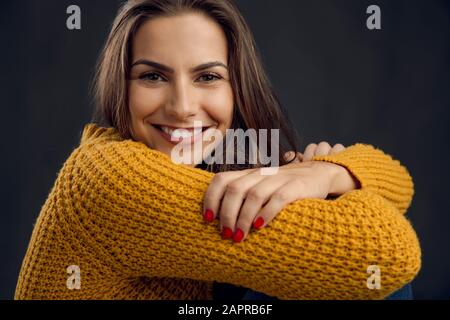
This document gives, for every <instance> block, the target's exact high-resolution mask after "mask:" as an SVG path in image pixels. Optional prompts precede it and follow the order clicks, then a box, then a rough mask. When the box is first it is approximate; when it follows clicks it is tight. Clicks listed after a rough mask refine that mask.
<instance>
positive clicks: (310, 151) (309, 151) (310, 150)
mask: <svg viewBox="0 0 450 320" xmlns="http://www.w3.org/2000/svg"><path fill="white" fill-rule="evenodd" d="M316 148H317V144H315V143H310V144H309V145H308V146H307V147H306V149H305V152H303V162H305V161H310V160H311V159H312V158H313V157H314V153H315V150H316Z"/></svg>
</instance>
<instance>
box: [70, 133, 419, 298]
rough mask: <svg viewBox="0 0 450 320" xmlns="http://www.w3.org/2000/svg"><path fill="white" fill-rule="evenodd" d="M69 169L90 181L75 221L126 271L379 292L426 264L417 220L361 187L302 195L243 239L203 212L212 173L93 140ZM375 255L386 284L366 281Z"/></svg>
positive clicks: (308, 294) (284, 288) (278, 288)
mask: <svg viewBox="0 0 450 320" xmlns="http://www.w3.org/2000/svg"><path fill="white" fill-rule="evenodd" d="M66 169H67V170H69V172H64V173H63V174H66V175H67V176H68V177H70V178H71V179H73V181H72V182H70V183H69V184H68V185H67V186H73V185H80V183H81V185H84V186H85V189H84V190H83V191H81V190H78V191H77V189H74V188H72V187H70V190H68V194H71V196H72V197H73V202H74V204H75V206H76V211H77V213H78V214H77V216H76V217H74V218H75V219H77V220H76V223H74V225H81V226H82V230H89V232H80V237H83V236H84V237H87V238H86V239H90V238H91V237H92V235H95V237H96V239H97V241H98V246H99V247H100V248H103V249H104V254H105V255H109V256H110V257H111V258H110V259H108V263H113V264H114V265H113V268H114V269H122V270H123V273H124V274H126V275H127V276H136V277H138V276H148V277H179V278H191V279H196V280H205V281H219V282H228V283H232V284H235V285H242V286H245V287H248V288H252V289H254V290H257V291H260V292H265V293H267V294H270V295H273V296H277V297H279V298H284V299H308V298H312V299H314V298H330V299H334V298H335V299H339V298H377V297H378V298H379V297H383V296H385V295H387V294H389V293H390V292H392V291H394V290H395V289H398V288H399V287H401V286H402V285H403V284H405V283H406V282H408V281H410V280H411V279H412V278H413V277H414V276H415V274H416V273H417V272H418V269H419V268H420V247H419V244H418V241H417V238H416V235H415V233H414V230H413V229H412V228H411V226H410V224H409V223H408V221H407V220H406V219H404V217H402V216H401V215H399V214H398V212H397V211H396V210H395V208H393V207H392V206H387V205H386V203H385V202H384V201H383V199H382V198H380V197H378V196H376V195H373V194H370V193H366V192H363V191H360V190H355V191H353V192H349V193H347V194H345V195H343V196H342V197H340V198H339V199H337V200H336V201H328V200H319V199H305V200H301V201H296V202H295V203H293V204H291V205H289V206H288V207H286V208H285V209H284V210H283V211H282V212H280V213H279V214H278V215H277V218H276V219H275V220H274V221H272V223H271V224H270V225H269V226H267V227H266V228H264V229H263V230H260V231H258V232H255V233H251V234H250V235H249V237H248V239H247V240H246V241H245V243H242V244H240V245H234V244H232V243H230V242H228V241H223V240H222V239H221V237H220V235H219V233H218V232H217V224H216V223H214V224H211V225H205V224H204V222H203V220H202V217H201V208H202V202H203V196H204V192H205V191H206V189H207V186H208V184H209V182H210V180H211V179H212V177H213V174H211V173H208V172H205V171H202V170H199V169H194V168H188V167H186V166H182V165H175V164H173V163H172V162H171V161H170V159H169V158H168V157H167V156H165V155H163V154H161V153H158V152H156V151H153V150H149V149H148V148H147V147H145V146H144V145H142V144H138V143H134V142H131V141H124V142H111V143H105V144H99V145H93V146H91V147H89V148H87V149H86V150H84V151H82V152H79V153H78V155H77V156H76V157H74V158H73V159H71V161H70V163H69V164H68V165H67V166H66ZM75 173H76V174H75ZM88 194H89V195H90V196H89V197H88V196H86V195H88ZM387 225H391V226H392V229H389V228H386V226H387ZM369 235H370V236H369ZM396 250H401V251H402V252H403V254H402V255H401V259H399V258H398V257H397V255H396V254H395V251H396ZM373 263H377V264H378V265H379V266H380V267H381V268H382V270H383V272H384V275H386V278H387V279H390V280H388V282H386V283H384V287H383V290H381V291H373V290H368V289H367V287H365V282H364V281H365V279H366V278H367V273H366V268H367V266H368V265H370V264H373ZM400 265H401V266H402V269H401V270H402V272H401V273H399V272H398V270H399V269H398V268H397V266H400ZM342 288H346V290H344V291H343V290H342Z"/></svg>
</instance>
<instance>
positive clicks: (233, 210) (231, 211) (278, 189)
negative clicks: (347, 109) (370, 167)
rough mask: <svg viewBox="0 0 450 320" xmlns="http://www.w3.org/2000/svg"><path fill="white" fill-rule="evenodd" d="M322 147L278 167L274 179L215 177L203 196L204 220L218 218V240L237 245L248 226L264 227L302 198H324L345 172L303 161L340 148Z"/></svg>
mask: <svg viewBox="0 0 450 320" xmlns="http://www.w3.org/2000/svg"><path fill="white" fill-rule="evenodd" d="M324 144H325V145H324ZM326 145H328V144H327V143H320V144H319V146H317V145H314V144H311V145H309V146H308V147H307V149H306V150H305V155H302V154H300V153H299V154H298V159H297V160H295V161H294V162H292V163H289V164H287V165H285V166H282V167H280V168H279V170H278V173H277V174H276V175H271V176H265V175H261V174H260V172H259V171H260V169H258V168H256V169H247V170H242V171H229V172H221V173H218V174H216V175H215V176H214V178H213V180H212V181H211V184H210V185H209V187H208V190H207V192H206V194H205V201H204V209H205V210H204V212H205V214H204V217H205V220H207V221H212V220H213V219H214V218H216V217H219V219H220V229H221V232H222V237H223V238H233V240H234V241H235V242H240V241H242V240H243V239H245V237H246V236H247V235H248V232H249V231H250V228H251V227H252V225H253V227H254V228H255V229H259V228H262V227H264V226H266V225H267V224H268V223H269V222H270V221H271V220H272V219H273V218H274V217H275V216H276V215H277V214H278V213H279V212H280V211H281V210H282V209H283V208H284V207H285V206H286V205H288V204H290V203H292V202H294V201H296V200H300V199H305V198H318V199H325V198H327V196H328V194H329V193H330V192H332V191H333V188H334V182H335V179H336V178H337V176H338V175H339V174H342V171H341V170H342V169H343V170H345V168H343V167H341V166H338V165H336V164H333V163H328V162H321V161H306V160H305V159H307V156H308V157H310V155H312V154H314V155H321V154H323V152H325V151H326V150H328V152H335V151H336V150H337V149H338V148H340V147H339V146H338V147H337V148H336V149H334V148H331V147H329V148H326ZM314 146H316V147H314ZM328 146H329V145H328ZM341 146H342V145H341ZM342 147H343V146H342ZM316 149H317V150H316ZM333 149H334V150H333ZM331 150H333V151H331ZM285 156H288V155H285ZM291 156H293V153H292V154H291ZM300 158H301V159H302V162H300ZM311 158H312V156H311Z"/></svg>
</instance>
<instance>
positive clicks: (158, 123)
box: [128, 13, 234, 166]
mask: <svg viewBox="0 0 450 320" xmlns="http://www.w3.org/2000/svg"><path fill="white" fill-rule="evenodd" d="M128 99H129V100H128V101H129V109H130V114H131V126H132V128H131V131H132V134H133V138H134V139H135V140H136V141H141V142H143V143H145V144H146V145H147V146H148V147H150V148H152V149H156V150H158V151H161V152H163V153H165V154H167V155H169V156H170V155H171V151H172V149H173V148H174V147H175V145H176V144H177V143H178V142H180V141H181V142H180V143H184V144H185V145H184V146H192V143H193V141H194V140H196V141H198V142H199V143H201V146H202V148H196V149H195V151H193V153H194V154H192V153H190V152H188V153H189V154H191V155H192V156H193V155H195V154H197V153H198V152H200V154H201V150H202V149H203V150H205V149H207V147H208V148H211V146H212V144H211V143H214V141H213V142H209V141H203V142H201V141H202V139H201V138H202V135H203V134H204V132H205V130H206V129H205V128H206V127H208V128H209V129H208V130H214V129H216V130H219V131H220V132H221V133H222V135H223V136H224V135H225V131H226V129H228V128H230V126H231V122H232V116H233V105H234V103H233V91H232V88H231V84H230V81H229V73H228V48H227V41H226V36H225V34H224V32H223V30H222V28H221V27H220V25H218V24H217V23H216V22H215V21H213V20H212V19H209V18H207V17H205V16H202V15H200V14H195V13H190V14H183V15H178V16H173V17H158V18H156V19H152V20H150V21H148V22H146V23H144V24H143V25H142V26H141V27H140V28H139V30H138V31H137V33H136V35H135V37H134V39H133V44H132V68H131V80H130V81H129V84H128ZM194 121H201V126H202V127H203V128H202V129H199V128H197V129H196V130H194ZM177 128H179V129H181V128H183V129H186V130H176V129H177ZM202 130H203V131H202ZM183 135H184V136H183ZM182 137H184V139H182ZM171 140H175V141H171ZM183 140H184V141H183ZM188 149H190V148H188ZM192 149H194V148H192ZM197 156H199V155H198V154H197ZM200 157H201V158H200V159H202V158H203V156H201V155H200ZM191 166H195V163H191Z"/></svg>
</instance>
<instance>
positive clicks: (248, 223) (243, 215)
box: [233, 177, 288, 242]
mask: <svg viewBox="0 0 450 320" xmlns="http://www.w3.org/2000/svg"><path fill="white" fill-rule="evenodd" d="M286 179H288V177H286V178H285V179H283V178H280V177H277V178H275V179H271V178H266V179H264V180H262V181H260V182H259V183H258V184H256V185H255V186H253V187H252V188H251V189H250V190H249V191H248V192H247V195H246V198H245V201H244V204H243V205H242V208H241V210H240V212H239V217H238V219H237V221H236V228H235V233H234V237H233V240H234V242H241V241H242V240H244V239H245V238H246V237H247V235H248V233H249V231H250V229H251V227H252V224H253V222H254V221H255V216H256V215H257V214H258V212H260V211H261V208H262V206H263V205H264V204H265V203H266V202H267V200H268V199H269V198H270V196H271V195H272V194H273V193H274V192H275V191H276V190H277V189H278V188H280V187H281V186H282V185H283V184H285V183H286Z"/></svg>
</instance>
